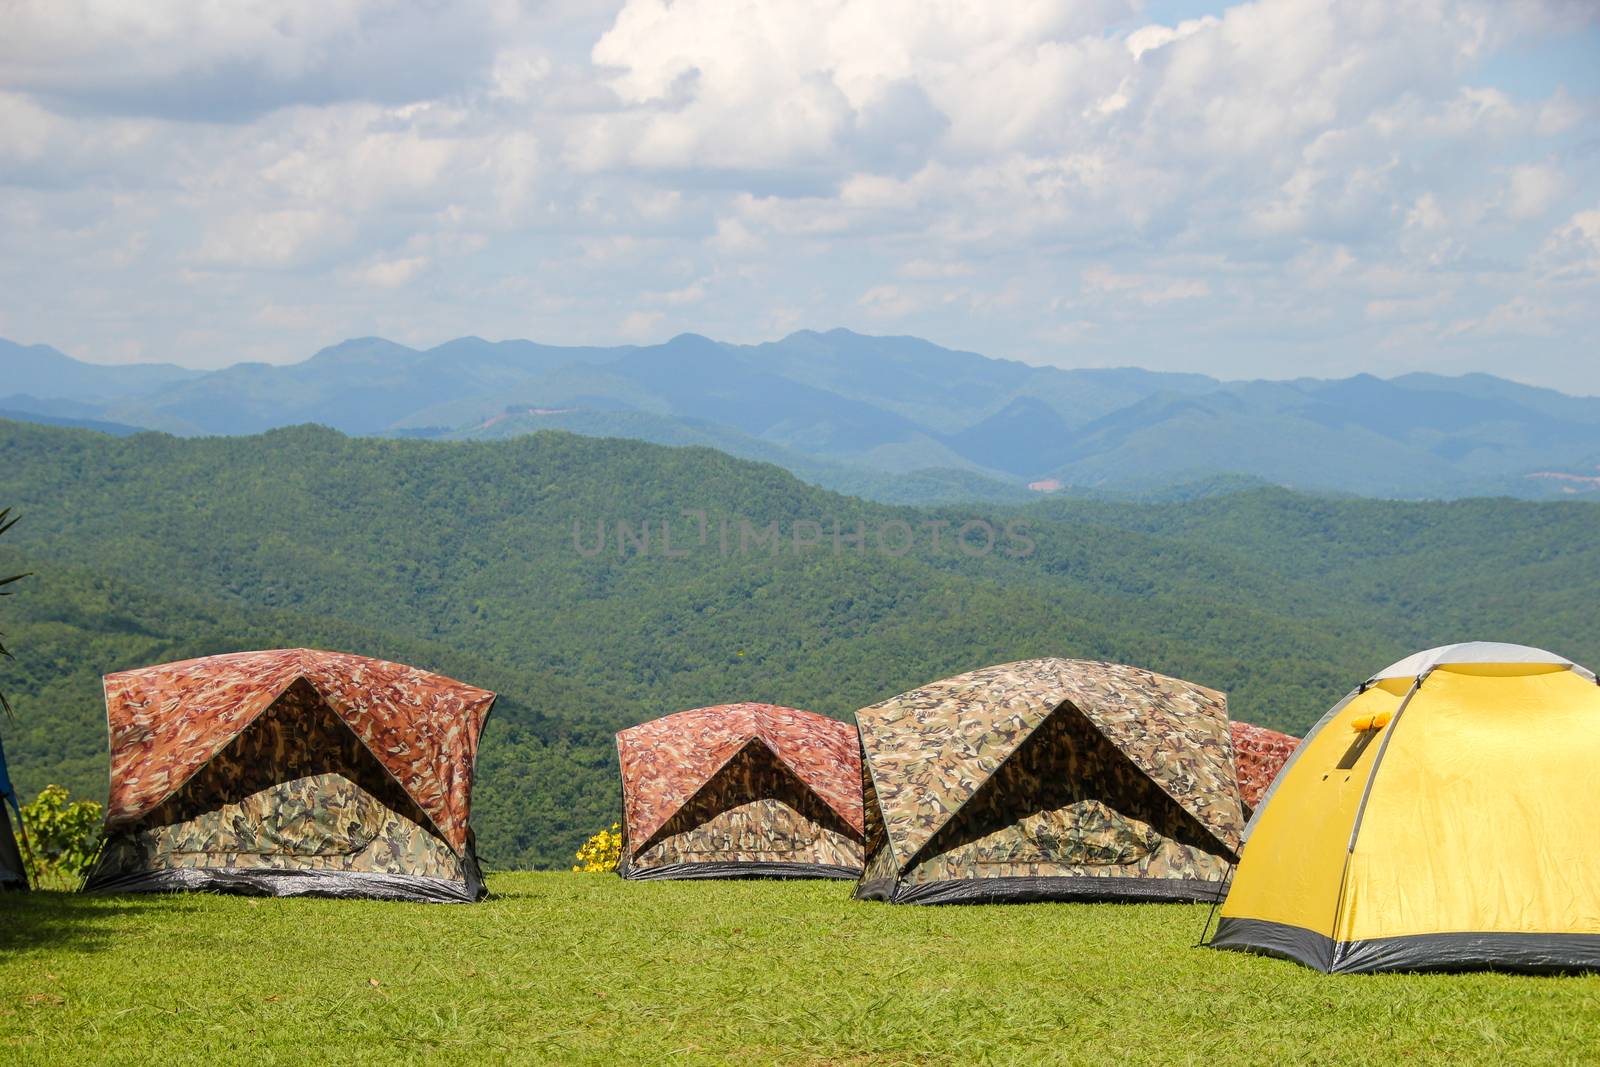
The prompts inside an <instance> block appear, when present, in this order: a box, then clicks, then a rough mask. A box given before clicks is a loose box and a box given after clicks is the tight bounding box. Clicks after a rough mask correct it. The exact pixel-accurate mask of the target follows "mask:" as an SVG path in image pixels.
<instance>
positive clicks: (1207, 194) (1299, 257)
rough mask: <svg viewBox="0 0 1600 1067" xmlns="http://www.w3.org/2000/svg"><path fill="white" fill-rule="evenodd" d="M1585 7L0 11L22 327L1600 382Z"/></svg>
mask: <svg viewBox="0 0 1600 1067" xmlns="http://www.w3.org/2000/svg"><path fill="white" fill-rule="evenodd" d="M1597 12H1600V4H1596V3H1595V2H1594V0H1461V2H1453V0H1259V2H1255V3H1244V4H1238V5H1233V6H1228V5H1226V4H1224V3H1200V2H1186V0H1165V2H1164V0H1146V2H1139V0H1006V2H1004V3H997V2H994V0H670V2H669V0H609V2H607V0H591V2H584V0H545V2H541V0H522V2H518V0H461V2H451V3H444V2H432V0H397V2H388V0H235V2H231V3H229V2H206V3H200V2H195V0H140V2H139V3H130V2H127V0H0V20H3V24H4V32H0V337H6V338H9V339H12V340H15V341H20V342H25V343H32V342H45V343H48V344H53V345H55V346H56V347H58V348H61V349H63V350H65V351H67V352H69V353H70V354H73V355H76V356H79V357H80V358H85V359H91V360H96V361H100V362H127V361H135V360H152V359H159V360H170V361H174V362H179V363H184V364H189V365H192V366H220V365H224V364H228V363H232V362H237V361H239V360H245V359H251V360H267V361H272V362H288V361H295V360H300V359H304V358H305V357H306V356H308V355H309V354H310V353H311V352H313V351H315V350H316V349H317V348H319V347H322V346H324V345H327V344H330V343H333V342H336V341H338V340H341V339H343V338H346V337H352V336H362V335H367V334H378V335H382V336H385V337H389V338H392V339H395V340H398V341H402V342H405V343H409V344H415V345H430V344H435V343H438V342H440V341H443V340H446V339H448V338H451V337H455V336H459V335H462V334H469V333H470V334H477V335H479V336H484V337H490V338H504V337H528V338H533V339H536V340H542V341H548V342H553V343H617V342H651V341H658V340H664V339H666V338H668V337H671V336H672V335H674V334H676V333H680V332H683V331H694V332H698V333H704V334H707V335H710V336H713V337H716V338H719V339H724V340H732V341H755V340H764V339H769V338H773V337H777V336H781V335H783V334H785V333H787V332H789V331H791V330H794V329H798V328H802V327H811V328H816V329H826V328H830V327H833V326H848V327H850V328H853V329H857V330H860V331H863V332H870V333H909V334H916V335H918V336H923V337H927V338H929V339H931V340H934V341H937V342H939V343H942V344H946V345H950V346H953V347H963V348H971V349H974V350H977V351H981V352H984V353H987V354H990V355H997V356H1009V357H1013V358H1019V359H1025V360H1029V361H1032V362H1040V363H1055V364H1060V365H1064V366H1106V365H1126V364H1138V365H1143V366H1149V367H1155V368H1162V369H1188V370H1199V371H1205V372H1208V373H1212V374H1217V375H1221V376H1227V377H1245V376H1266V377H1292V376H1296V375H1302V374H1305V375H1337V374H1346V373H1351V372H1354V371H1357V370H1369V371H1373V372H1376V373H1380V374H1386V375H1387V374H1397V373H1401V372H1404V371H1408V370H1417V369H1427V370H1437V371H1442V372H1450V373H1454V372H1461V371H1467V370H1489V371H1493V372H1497V373H1501V374H1505V375H1508V376H1511V377H1516V378H1520V379H1523V380H1527V381H1535V382H1541V383H1546V384H1559V385H1562V386H1564V387H1566V388H1568V389H1569V390H1572V391H1582V392H1590V393H1600V340H1597V338H1600V16H1597Z"/></svg>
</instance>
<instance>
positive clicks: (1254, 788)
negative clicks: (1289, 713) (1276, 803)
mask: <svg viewBox="0 0 1600 1067" xmlns="http://www.w3.org/2000/svg"><path fill="white" fill-rule="evenodd" d="M1228 730H1229V732H1230V733H1231V734H1232V735H1233V764H1234V769H1235V770H1236V771H1237V773H1238V779H1239V800H1240V802H1241V803H1243V805H1244V816H1245V818H1246V819H1248V818H1249V817H1250V814H1251V812H1253V811H1255V810H1256V806H1257V805H1259V804H1260V803H1261V798H1262V797H1263V796H1265V795H1266V792H1267V790H1268V788H1270V787H1271V785H1272V780H1273V779H1274V778H1276V777H1278V772H1279V771H1281V770H1283V765H1284V764H1285V763H1287V762H1289V757H1290V756H1292V755H1294V750H1295V746H1297V745H1298V744H1300V739H1299V738H1297V737H1290V736H1289V735H1288V734H1280V733H1279V732H1278V731H1276V730H1269V729H1267V728H1266V727H1265V726H1252V725H1250V724H1249V723H1247V722H1230V723H1229V724H1228Z"/></svg>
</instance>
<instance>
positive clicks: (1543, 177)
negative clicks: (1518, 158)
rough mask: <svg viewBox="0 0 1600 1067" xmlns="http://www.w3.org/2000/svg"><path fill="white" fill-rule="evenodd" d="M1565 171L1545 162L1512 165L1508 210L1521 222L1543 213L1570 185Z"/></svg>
mask: <svg viewBox="0 0 1600 1067" xmlns="http://www.w3.org/2000/svg"><path fill="white" fill-rule="evenodd" d="M1568 185H1569V183H1568V181H1567V177H1566V175H1565V174H1563V173H1561V171H1559V170H1557V169H1556V168H1555V167H1551V166H1546V165H1545V164H1542V163H1524V164H1522V165H1521V166H1518V167H1513V168H1512V170H1511V180H1510V182H1509V185H1508V188H1507V191H1506V214H1508V215H1510V216H1511V217H1512V218H1513V219H1516V220H1517V221H1519V222H1526V221H1527V220H1529V219H1537V218H1541V217H1542V216H1544V215H1545V214H1546V213H1547V212H1548V211H1549V210H1550V209H1551V208H1552V207H1554V206H1555V205H1556V204H1557V203H1558V202H1559V201H1560V199H1561V195H1562V194H1563V193H1565V192H1566V190H1567V188H1568Z"/></svg>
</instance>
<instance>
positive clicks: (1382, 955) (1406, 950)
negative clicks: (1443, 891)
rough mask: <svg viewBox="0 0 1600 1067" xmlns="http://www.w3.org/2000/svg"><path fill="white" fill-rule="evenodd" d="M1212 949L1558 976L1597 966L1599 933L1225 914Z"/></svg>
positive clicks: (1364, 965)
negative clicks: (1382, 931)
mask: <svg viewBox="0 0 1600 1067" xmlns="http://www.w3.org/2000/svg"><path fill="white" fill-rule="evenodd" d="M1210 945H1211V947H1212V948H1220V949H1228V950H1231V951H1235V952H1253V953H1256V954H1258V955H1262V956H1276V957H1278V958H1280V959H1286V960H1293V961H1294V962H1296V963H1302V964H1304V965H1306V966H1307V967H1313V968H1315V969H1316V970H1319V971H1322V972H1324V973H1326V974H1362V973H1370V972H1375V971H1468V970H1474V971H1475V970H1497V971H1515V972H1523V973H1530V974H1564V973H1569V972H1575V971H1596V970H1600V934H1534V933H1529V934H1518V933H1471V932H1460V933H1442V934H1415V935H1412V936H1409V937H1376V938H1370V939H1368V940H1365V941H1334V940H1332V939H1331V938H1327V937H1324V936H1323V935H1321V934H1318V933H1315V932H1313V931H1311V930H1307V929H1305V928H1303V927H1299V926H1288V925H1285V924H1283V923H1274V922H1267V921H1265V920H1263V919H1223V920H1222V922H1221V923H1219V924H1218V926H1217V935H1216V937H1214V938H1213V939H1212V940H1211V942H1210Z"/></svg>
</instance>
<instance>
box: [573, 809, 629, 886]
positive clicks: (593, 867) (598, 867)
mask: <svg viewBox="0 0 1600 1067" xmlns="http://www.w3.org/2000/svg"><path fill="white" fill-rule="evenodd" d="M621 859H622V824H621V823H617V822H614V823H612V824H611V829H609V830H601V831H600V832H599V833H597V834H595V835H594V836H593V837H591V838H589V840H587V841H585V842H584V843H583V847H582V848H580V849H578V862H577V863H575V864H573V866H572V869H573V870H574V871H577V872H578V873H580V874H605V873H606V872H608V871H614V870H616V869H617V862H618V861H619V860H621Z"/></svg>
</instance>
